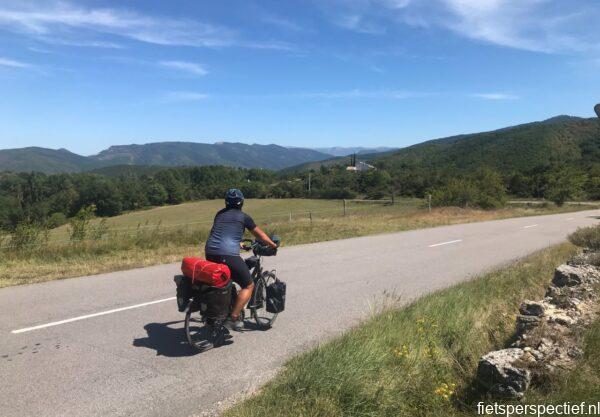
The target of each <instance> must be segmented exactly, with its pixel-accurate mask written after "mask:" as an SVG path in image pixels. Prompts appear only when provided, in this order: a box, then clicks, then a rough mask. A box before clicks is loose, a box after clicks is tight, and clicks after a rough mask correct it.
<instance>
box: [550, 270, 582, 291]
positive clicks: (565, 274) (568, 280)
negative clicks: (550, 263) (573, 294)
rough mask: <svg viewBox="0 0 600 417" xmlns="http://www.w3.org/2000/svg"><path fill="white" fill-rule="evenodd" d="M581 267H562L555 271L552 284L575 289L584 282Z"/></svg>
mask: <svg viewBox="0 0 600 417" xmlns="http://www.w3.org/2000/svg"><path fill="white" fill-rule="evenodd" d="M582 275H583V274H582V271H581V267H579V266H570V265H561V266H559V267H558V268H556V271H554V278H553V279H552V283H553V284H554V285H556V286H557V287H574V286H576V285H579V284H581V283H582V282H583V277H582Z"/></svg>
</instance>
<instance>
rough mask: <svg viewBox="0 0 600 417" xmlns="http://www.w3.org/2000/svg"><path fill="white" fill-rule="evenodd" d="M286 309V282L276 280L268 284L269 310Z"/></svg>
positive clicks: (278, 310) (270, 311) (280, 310)
mask: <svg viewBox="0 0 600 417" xmlns="http://www.w3.org/2000/svg"><path fill="white" fill-rule="evenodd" d="M283 310H285V282H283V281H280V280H276V281H275V282H273V283H272V284H269V285H267V311H268V312H269V313H281V312H282V311H283Z"/></svg>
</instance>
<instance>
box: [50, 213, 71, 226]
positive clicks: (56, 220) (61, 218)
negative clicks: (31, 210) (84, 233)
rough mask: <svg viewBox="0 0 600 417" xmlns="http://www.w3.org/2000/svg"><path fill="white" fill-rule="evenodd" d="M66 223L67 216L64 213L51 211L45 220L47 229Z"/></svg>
mask: <svg viewBox="0 0 600 417" xmlns="http://www.w3.org/2000/svg"><path fill="white" fill-rule="evenodd" d="M65 223H67V216H65V214H64V213H52V214H51V215H50V217H48V220H47V222H46V225H47V226H48V228H49V229H54V228H55V227H59V226H62V225H63V224H65Z"/></svg>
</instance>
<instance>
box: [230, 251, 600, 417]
mask: <svg viewBox="0 0 600 417" xmlns="http://www.w3.org/2000/svg"><path fill="white" fill-rule="evenodd" d="M575 251H576V249H575V247H574V246H573V245H571V244H569V243H565V244H562V245H558V246H555V247H552V248H549V249H546V250H543V251H540V252H538V253H536V254H534V255H531V256H529V257H527V258H525V259H523V260H521V261H520V262H517V263H515V264H513V265H511V266H508V267H505V268H502V269H499V270H497V271H495V272H491V273H489V274H486V275H484V276H482V277H480V278H477V279H474V280H472V281H469V282H466V283H463V284H459V285H456V286H453V287H451V288H448V289H445V290H442V291H439V292H436V293H433V294H431V295H428V296H426V297H424V298H421V299H419V300H417V301H415V302H413V303H412V304H410V305H409V306H407V307H404V308H397V309H394V308H390V309H387V310H384V311H383V312H381V313H379V314H377V315H376V316H374V317H372V318H371V319H369V320H368V321H366V322H364V323H363V324H361V325H360V326H358V327H356V328H355V329H353V330H352V331H350V332H348V333H346V334H344V335H342V336H341V337H338V338H336V339H334V340H332V341H330V342H327V343H325V344H323V345H321V346H319V347H317V348H315V349H313V350H311V351H309V352H307V353H304V354H301V355H300V356H298V357H296V358H294V359H292V360H291V361H289V362H288V363H287V364H286V365H285V366H284V369H283V370H282V371H281V372H280V373H279V374H278V375H277V376H276V377H275V378H274V379H273V380H272V381H271V382H269V383H267V384H266V385H265V386H264V387H263V388H262V389H261V390H260V392H259V393H257V395H255V396H253V397H251V398H249V399H247V400H246V401H243V402H241V403H239V404H237V405H236V406H234V407H233V408H231V409H229V410H227V411H226V412H225V413H224V416H225V417H234V416H235V417H259V416H281V417H291V416H294V417H296V416H297V417H300V416H302V417H304V416H306V417H308V416H314V417H316V416H319V417H342V416H343V417H354V416H356V417H358V416H361V417H362V416H369V417H377V416H394V417H402V416H406V417H415V416H472V415H476V411H475V408H474V404H475V403H476V402H477V401H479V400H480V398H478V397H477V395H476V394H475V392H476V391H475V390H474V389H473V386H474V381H473V377H474V374H475V369H476V366H477V361H478V359H479V357H480V356H481V355H482V354H484V353H486V352H488V351H489V350H492V349H495V348H500V347H503V346H504V345H505V343H506V341H507V340H508V339H509V338H510V337H511V335H512V333H513V331H514V322H515V315H516V314H517V313H518V306H519V304H520V301H521V300H523V299H540V298H541V297H543V294H544V291H545V287H546V286H547V285H548V283H549V282H550V280H551V277H552V272H553V270H554V268H555V267H556V266H557V265H558V264H560V263H562V262H564V261H565V260H567V259H568V258H569V257H570V256H572V255H573V254H574V253H575ZM588 345H589V346H588V347H589V348H591V350H590V352H589V353H587V355H588V360H585V361H582V363H581V364H580V367H581V370H580V372H581V375H582V376H579V375H578V374H576V373H573V374H571V376H569V377H568V378H567V379H565V381H564V382H562V383H561V384H560V385H559V386H557V387H555V388H554V390H550V391H547V392H545V393H542V392H538V393H537V394H536V395H537V396H536V397H532V398H534V400H532V401H534V402H536V401H545V402H551V401H554V400H558V399H565V400H569V401H572V400H574V399H581V400H583V399H585V400H587V401H597V400H598V396H597V395H598V393H599V392H600V384H599V382H600V377H599V375H600V354H599V353H598V352H600V350H599V349H598V347H600V346H599V345H600V324H597V325H596V326H595V330H594V331H593V332H591V333H590V336H589V338H588ZM576 379H577V380H578V382H576V383H575V384H571V383H572V382H573V381H574V380H576ZM573 391H577V392H573Z"/></svg>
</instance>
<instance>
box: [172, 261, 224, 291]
mask: <svg viewBox="0 0 600 417" xmlns="http://www.w3.org/2000/svg"><path fill="white" fill-rule="evenodd" d="M181 272H183V275H185V276H186V277H188V278H190V279H191V280H192V282H193V283H194V284H206V285H209V286H211V287H224V286H226V285H227V284H229V281H230V279H231V272H230V271H229V267H228V266H227V265H223V264H218V263H215V262H211V261H207V260H205V259H202V258H183V261H182V262H181Z"/></svg>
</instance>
